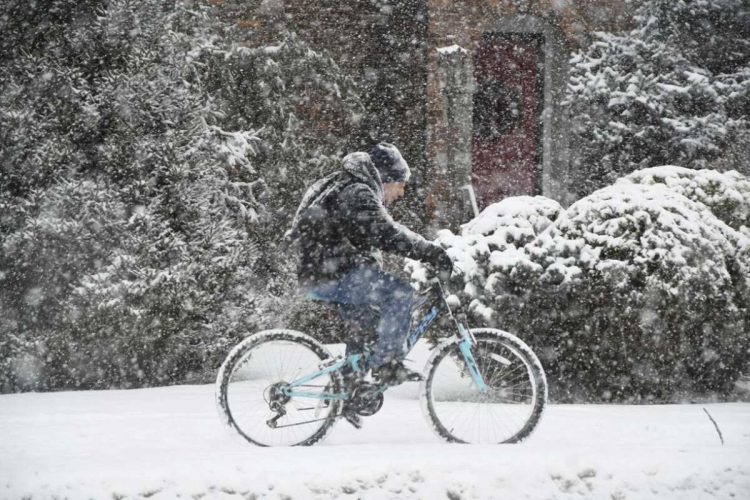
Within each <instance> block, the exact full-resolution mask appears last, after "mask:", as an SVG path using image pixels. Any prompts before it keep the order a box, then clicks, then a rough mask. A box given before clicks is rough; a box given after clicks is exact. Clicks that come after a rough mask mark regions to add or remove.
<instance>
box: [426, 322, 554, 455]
mask: <svg viewBox="0 0 750 500" xmlns="http://www.w3.org/2000/svg"><path fill="white" fill-rule="evenodd" d="M471 332H472V334H473V335H474V337H475V338H476V345H475V346H474V347H473V348H472V354H473V356H474V359H475V361H476V364H477V369H478V371H479V373H480V374H481V375H482V379H483V380H484V383H485V384H486V386H487V387H486V390H484V391H480V389H479V388H478V387H477V384H476V382H475V381H474V379H473V377H472V376H471V375H470V373H469V370H468V368H467V366H466V362H465V360H464V356H463V354H462V353H461V350H460V349H459V342H460V339H456V340H454V341H452V342H449V343H447V344H444V345H443V346H441V348H439V349H438V350H437V351H436V352H435V353H434V354H433V355H432V357H431V358H430V360H429V361H428V363H427V368H426V370H425V371H426V372H427V374H428V375H427V378H426V379H425V381H424V382H423V383H422V390H421V400H422V408H423V410H424V411H425V413H426V416H427V418H428V420H429V421H430V422H431V424H432V427H433V429H434V430H435V432H437V434H438V435H439V436H440V437H442V438H443V439H446V440H447V441H450V442H456V443H483V444H491V443H515V442H518V441H521V440H523V439H525V438H526V437H527V436H528V435H529V434H531V432H532V431H533V430H534V428H535V427H536V425H537V423H538V422H539V419H540V418H541V416H542V412H543V411H544V407H545V405H546V403H547V380H546V378H545V375H544V370H543V369H542V365H541V363H540V362H539V359H538V358H537V357H536V355H535V354H534V352H533V351H532V350H531V349H530V348H529V346H527V345H526V344H525V343H524V342H523V341H522V340H520V339H519V338H517V337H515V336H514V335H511V334H510V333H507V332H504V331H502V330H495V329H491V328H481V329H472V330H471Z"/></svg>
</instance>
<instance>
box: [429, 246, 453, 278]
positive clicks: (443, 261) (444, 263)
mask: <svg viewBox="0 0 750 500" xmlns="http://www.w3.org/2000/svg"><path fill="white" fill-rule="evenodd" d="M437 249H438V250H437V251H436V252H435V258H434V259H433V261H432V263H433V265H434V266H435V270H436V271H437V272H438V276H439V277H440V279H441V280H446V279H448V278H450V277H451V273H452V272H453V259H451V258H450V255H448V252H446V251H445V250H443V249H442V248H441V247H437Z"/></svg>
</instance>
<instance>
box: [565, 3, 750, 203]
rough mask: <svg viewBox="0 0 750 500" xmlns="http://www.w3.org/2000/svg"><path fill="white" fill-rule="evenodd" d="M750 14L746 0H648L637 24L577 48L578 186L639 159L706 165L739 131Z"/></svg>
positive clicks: (572, 92)
mask: <svg viewBox="0 0 750 500" xmlns="http://www.w3.org/2000/svg"><path fill="white" fill-rule="evenodd" d="M749 19H750V7H749V6H748V4H747V2H744V1H743V0H719V1H716V0H676V1H675V0H647V1H645V2H644V3H643V4H642V5H641V6H640V7H639V8H638V9H637V12H636V15H635V28H634V29H633V30H632V31H630V32H628V33H625V34H612V33H598V34H596V39H595V40H594V42H593V43H592V45H591V46H590V47H589V48H588V49H586V50H584V51H582V52H580V53H578V54H575V55H574V57H573V59H572V61H571V63H572V67H571V82H570V87H569V92H568V98H567V103H568V106H569V111H570V116H571V119H572V121H573V124H574V128H573V137H572V148H571V149H572V151H574V159H573V164H572V166H571V170H572V171H573V175H574V179H573V181H572V182H571V185H573V186H577V188H576V189H577V190H578V194H579V195H585V194H587V193H590V192H591V191H593V190H595V189H597V188H599V187H602V186H604V185H606V184H609V183H611V182H612V181H614V180H615V179H616V178H617V177H619V176H620V175H622V174H624V173H628V172H631V171H634V170H636V169H639V168H645V167H651V166H656V165H663V164H675V165H681V166H684V167H690V168H705V167H708V166H710V165H711V164H712V162H713V161H714V160H716V159H717V158H720V157H721V156H722V155H724V154H725V152H726V150H727V149H728V148H730V147H732V146H733V144H734V143H735V142H736V141H738V140H741V139H740V138H741V137H742V136H743V134H746V133H747V130H748V121H747V116H748V114H747V113H748V111H749V108H748V100H749V99H750V41H749V40H750V31H749V30H750V22H748V20H749ZM722 165H723V167H724V168H729V167H732V168H744V165H727V164H726V162H724V163H723V164H722Z"/></svg>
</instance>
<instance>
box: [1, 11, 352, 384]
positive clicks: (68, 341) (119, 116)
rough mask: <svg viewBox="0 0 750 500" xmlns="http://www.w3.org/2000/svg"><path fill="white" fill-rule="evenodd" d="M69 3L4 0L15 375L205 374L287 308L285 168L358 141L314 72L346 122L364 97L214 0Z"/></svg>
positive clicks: (6, 292) (303, 168) (40, 380)
mask: <svg viewBox="0 0 750 500" xmlns="http://www.w3.org/2000/svg"><path fill="white" fill-rule="evenodd" d="M73 4H75V3H71V2H70V1H69V0H50V1H48V2H38V3H32V4H28V3H27V2H20V1H11V2H5V3H3V4H2V6H0V28H10V27H13V29H12V30H11V29H2V31H3V33H4V35H5V38H4V39H3V41H2V42H0V58H1V59H2V60H3V65H2V66H0V150H2V151H3V155H2V160H1V162H2V163H0V312H1V313H2V317H0V354H2V357H3V359H2V362H0V369H2V371H1V372H0V389H2V390H18V389H48V388H66V387H67V388H69V387H111V386H120V387H133V386H142V385H154V384H164V383H176V382H189V381H196V380H206V378H207V377H209V378H210V377H211V376H212V375H213V374H212V370H213V369H214V368H216V366H217V365H218V363H219V361H220V359H221V358H222V356H223V355H224V353H225V352H226V350H227V349H228V347H229V346H231V345H232V344H233V343H235V342H236V341H237V340H238V339H239V338H241V337H242V336H244V335H247V334H248V333H250V332H252V331H254V330H256V329H257V328H258V327H259V325H262V324H264V323H265V322H268V321H272V320H274V319H275V318H272V317H270V315H269V313H272V314H274V315H278V313H279V311H281V312H284V311H285V307H283V305H282V306H280V304H279V302H280V301H281V299H280V298H279V297H278V295H280V293H281V292H283V289H282V290H281V291H280V290H277V289H275V288H274V286H275V284H276V282H277V281H278V282H282V283H284V282H288V281H289V279H288V277H287V276H288V272H287V273H286V275H285V274H284V273H283V272H282V271H284V270H286V269H285V267H284V266H286V267H288V265H287V263H286V262H285V261H284V258H283V255H280V254H279V253H278V252H274V251H271V250H269V248H271V249H272V243H273V242H274V241H277V240H278V239H280V238H281V235H282V234H283V230H281V231H280V230H279V227H283V226H284V218H285V217H287V216H288V215H287V214H285V213H284V209H285V205H284V204H283V203H282V204H277V203H276V202H275V201H272V200H276V199H277V198H278V199H281V200H283V201H284V203H286V204H288V205H290V204H291V201H290V200H289V194H288V193H287V192H285V191H283V189H281V186H283V182H282V179H283V178H285V177H286V178H288V179H289V180H290V183H292V182H297V183H304V182H306V181H305V180H304V179H307V178H308V177H309V178H314V176H316V175H317V172H314V171H313V170H314V169H313V168H311V162H317V163H316V165H321V166H322V165H324V164H325V161H326V158H327V156H326V155H333V154H336V153H337V152H338V151H339V149H338V148H341V147H343V146H342V145H340V144H334V143H335V141H334V140H333V135H335V134H334V132H332V131H330V130H323V129H321V130H318V129H317V128H316V127H317V126H318V125H319V122H317V123H316V122H314V121H310V122H305V123H302V122H303V121H304V120H302V119H301V118H299V117H300V116H303V113H305V112H306V111H305V110H304V109H303V108H304V102H303V101H304V99H305V97H304V95H305V93H306V92H307V89H305V91H304V92H302V91H301V86H303V85H306V83H305V82H308V81H309V82H314V83H309V85H317V86H318V87H320V88H323V89H325V92H328V94H330V96H329V97H328V98H327V99H326V98H325V95H328V94H325V95H324V92H323V91H321V92H319V93H318V94H316V96H315V97H316V99H317V100H316V101H315V102H313V103H311V106H317V109H319V110H320V109H322V110H323V111H324V112H326V113H328V112H330V115H329V116H330V118H331V120H333V118H334V117H339V115H340V114H344V115H345V117H344V118H341V117H339V119H340V120H341V122H342V123H344V124H345V125H347V126H348V125H350V124H351V123H352V122H353V120H355V119H356V114H357V113H356V96H353V95H349V94H345V92H346V90H344V87H345V81H346V78H345V77H344V76H343V75H341V74H340V72H338V68H337V66H336V65H335V64H334V63H333V62H332V61H330V59H327V58H325V57H323V56H321V55H320V54H317V53H315V52H312V51H310V50H309V49H308V48H307V47H306V45H305V44H304V43H303V42H302V41H300V40H298V39H296V38H295V37H294V36H292V35H280V37H281V38H282V39H281V40H280V41H279V43H278V44H275V45H274V46H273V47H271V48H263V47H258V48H256V49H247V48H240V47H237V46H235V45H233V44H232V40H233V33H232V30H231V29H230V28H229V27H228V26H227V25H224V24H222V23H221V22H220V21H218V20H217V19H216V17H215V16H214V15H213V13H212V10H211V7H209V6H207V5H206V4H205V3H203V2H191V1H188V0H184V1H180V2H177V3H176V4H169V5H165V4H164V3H163V2H158V1H156V0H149V1H144V2H132V1H129V0H112V1H109V2H106V3H103V2H96V1H94V2H86V3H78V4H76V5H77V7H76V8H75V9H76V15H75V16H67V14H65V13H66V12H68V10H69V9H70V8H72V6H73ZM19 12H23V15H26V16H28V17H29V18H30V19H31V18H34V19H36V18H39V19H44V20H45V21H44V22H43V23H42V24H44V25H45V26H46V27H47V28H49V29H47V30H46V31H45V30H42V32H39V33H36V30H37V26H36V25H34V24H33V23H26V24H24V23H21V25H17V24H18V23H16V21H17V18H16V14H18V13H19ZM47 12H52V13H54V12H57V13H58V14H55V15H50V16H47V14H46V13H47ZM48 17H49V19H48ZM14 23H15V24H14ZM53 25H54V26H53ZM9 38H10V39H12V42H8V39H9ZM284 39H286V40H287V41H286V42H285V41H284ZM260 68H264V69H260ZM290 71H293V72H292V73H290ZM285 79H286V80H285ZM290 82H291V83H290ZM219 89H221V92H219ZM337 89H338V90H339V92H340V93H341V95H339V96H338V97H340V98H341V99H340V100H336V99H335V97H337V95H336V91H337ZM312 97H313V96H312V94H311V98H312ZM346 117H348V118H346ZM295 120H296V122H295ZM295 123H297V124H296V125H295ZM312 144H314V145H315V146H314V147H313V146H310V145H312ZM308 146H310V147H309V149H307V147H308ZM291 158H294V159H295V160H294V161H291ZM321 168H322V167H321ZM300 179H303V180H300ZM273 238H276V240H273V241H272V239H273ZM269 242H270V243H269ZM263 253H266V254H267V255H268V258H267V259H264V258H262V257H263ZM277 261H278V262H281V264H282V265H280V267H282V268H283V269H282V270H281V271H279V270H278V269H273V268H272V264H274V263H275V262H277ZM274 294H275V295H276V296H274ZM6 356H7V357H6Z"/></svg>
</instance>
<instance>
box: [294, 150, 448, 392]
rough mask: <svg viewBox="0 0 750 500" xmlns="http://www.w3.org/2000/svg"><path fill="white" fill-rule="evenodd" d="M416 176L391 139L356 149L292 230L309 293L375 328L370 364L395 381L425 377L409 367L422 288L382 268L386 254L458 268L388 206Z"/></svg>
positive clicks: (321, 183)
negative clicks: (407, 354)
mask: <svg viewBox="0 0 750 500" xmlns="http://www.w3.org/2000/svg"><path fill="white" fill-rule="evenodd" d="M410 175H411V172H410V170H409V166H408V165H407V163H406V161H405V160H404V158H403V157H402V156H401V153H400V152H399V150H398V149H397V148H396V146H394V145H392V144H388V143H385V142H381V143H380V144H377V145H376V146H375V147H374V148H373V149H372V150H371V151H370V152H369V154H368V153H364V152H357V153H351V154H349V155H347V156H345V157H344V158H343V160H342V164H341V170H339V171H337V172H334V173H332V174H330V175H328V176H327V177H324V178H323V179H320V180H318V181H317V182H315V183H314V184H313V185H312V186H310V188H309V189H308V190H307V192H306V193H305V195H304V197H303V199H302V202H301V203H300V206H299V208H298V209H297V213H296V215H295V217H294V222H293V223H292V229H291V231H290V236H291V237H292V238H293V239H295V240H296V241H298V243H299V253H300V255H299V257H300V258H299V267H298V277H299V281H300V285H301V287H302V288H303V289H304V290H305V291H306V292H307V295H308V297H310V298H313V299H316V300H322V301H327V302H332V303H335V304H337V305H338V306H339V307H338V309H339V313H340V314H341V316H342V317H343V319H345V320H353V321H355V322H356V323H358V324H359V325H360V326H361V328H362V329H363V330H365V331H372V330H375V333H376V336H377V340H376V341H375V344H374V346H373V349H372V355H371V356H370V358H369V362H368V363H369V365H368V368H371V369H372V374H373V377H374V378H376V379H377V380H379V381H380V382H382V383H385V384H389V385H395V384H398V383H401V382H404V381H416V380H421V376H420V375H419V374H418V373H416V372H413V371H411V370H409V369H408V368H406V367H405V366H404V364H403V358H404V356H405V352H404V349H405V341H406V335H407V334H408V330H409V326H410V321H411V312H412V306H413V305H414V295H415V290H414V289H413V288H412V287H411V286H410V285H409V284H408V283H405V282H404V281H402V280H400V279H398V278H396V277H395V276H392V275H391V274H389V273H387V272H385V271H383V269H382V254H381V251H386V252H391V253H395V254H398V255H401V256H404V257H409V258H412V259H416V260H421V261H424V262H427V263H430V264H433V265H434V266H435V267H436V268H437V269H438V270H440V271H447V272H450V270H451V269H452V268H453V264H452V261H451V258H450V257H449V256H448V254H447V253H446V252H445V250H443V249H442V248H441V247H440V246H438V245H436V244H434V243H431V242H429V241H427V240H425V239H424V238H423V237H422V236H420V235H418V234H416V233H415V232H413V231H411V230H409V229H408V228H406V227H405V226H403V225H401V224H399V223H397V222H396V221H394V220H393V218H392V217H391V216H390V214H389V213H388V211H387V209H386V206H388V205H391V204H392V203H393V202H395V201H396V200H398V199H399V198H401V197H402V196H403V195H404V186H405V184H406V182H407V181H408V180H409V177H410ZM347 344H348V345H349V342H347Z"/></svg>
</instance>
